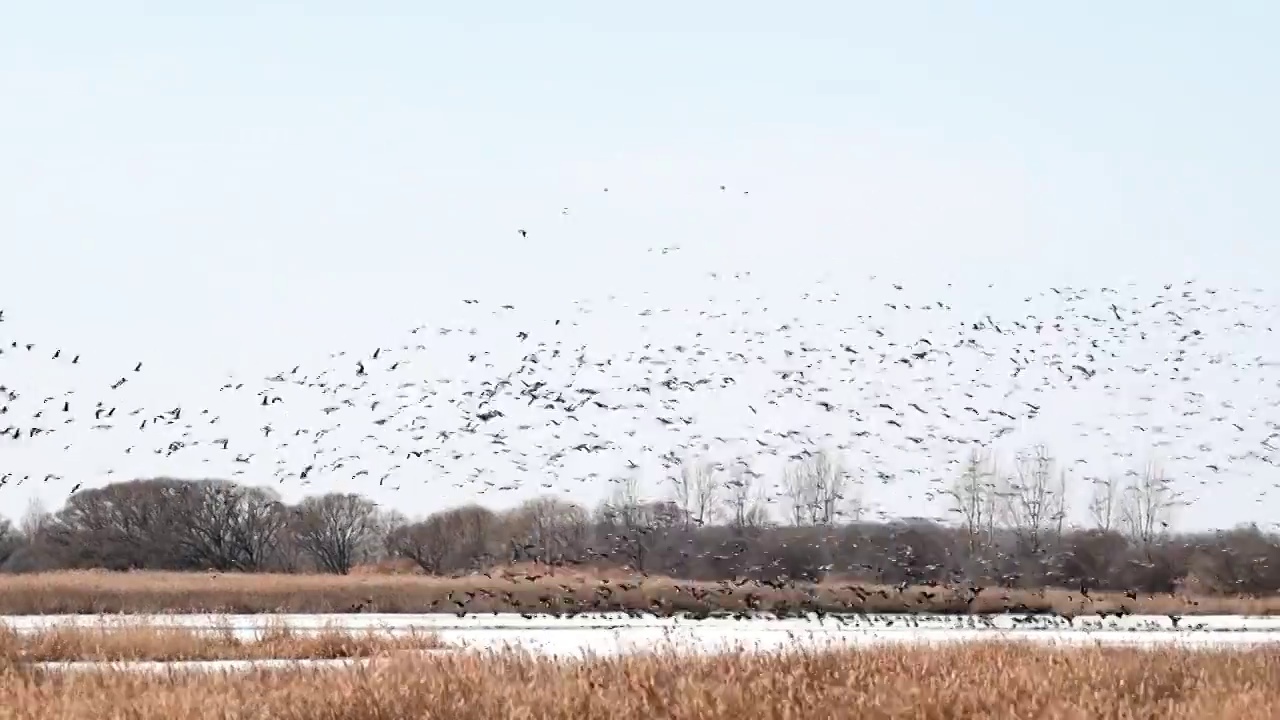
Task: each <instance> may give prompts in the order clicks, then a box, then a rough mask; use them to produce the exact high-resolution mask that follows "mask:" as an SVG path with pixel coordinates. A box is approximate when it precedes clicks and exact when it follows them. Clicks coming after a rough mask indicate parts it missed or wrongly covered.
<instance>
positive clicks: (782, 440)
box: [0, 231, 1280, 515]
mask: <svg viewBox="0 0 1280 720" xmlns="http://www.w3.org/2000/svg"><path fill="white" fill-rule="evenodd" d="M522 234H523V231H522ZM675 249H678V248H663V252H670V251H674V250H675ZM862 284H863V286H864V289H865V290H866V292H868V293H872V294H876V295H877V296H878V299H877V300H876V301H868V300H865V299H863V298H850V297H848V296H847V295H842V292H844V291H842V289H841V288H839V287H836V286H832V285H826V284H822V283H818V284H815V285H812V286H810V288H809V289H808V290H807V291H805V292H802V293H797V294H795V295H794V296H792V297H784V296H781V295H779V294H778V293H772V292H771V293H769V294H765V293H764V292H763V291H762V290H761V289H760V288H761V285H762V284H757V283H755V282H753V278H752V275H751V273H748V272H741V273H710V274H708V276H707V287H708V288H709V290H710V293H709V295H710V296H709V297H708V298H707V299H706V300H705V301H702V302H697V303H691V304H687V305H684V306H673V307H664V306H662V305H660V304H658V303H657V302H656V301H650V302H649V303H634V302H628V301H625V300H622V299H619V298H616V297H610V298H604V299H600V300H582V301H579V302H577V303H575V304H574V305H572V306H570V307H566V308H564V312H563V314H562V316H560V317H549V316H529V315H526V314H523V313H522V312H521V311H520V308H519V307H518V306H517V305H516V304H514V303H510V302H503V301H490V300H486V299H482V298H479V297H477V298H459V307H458V308H456V309H450V310H449V311H448V312H447V315H448V316H449V317H450V318H452V321H451V322H449V323H446V324H434V325H426V324H424V325H420V326H418V327H415V328H411V329H409V330H408V331H407V332H406V334H405V335H404V337H403V338H401V339H399V340H394V341H391V340H389V341H388V342H387V344H386V345H384V346H381V347H373V348H366V349H364V350H359V351H353V350H348V351H342V352H335V353H332V354H331V355H330V356H329V357H328V358H325V359H323V360H322V361H320V362H315V363H305V362H304V363H299V364H297V365H293V366H290V367H284V368H279V369H276V370H273V371H270V372H267V373H264V374H263V375H262V376H259V377H255V378H248V379H237V378H229V379H227V380H226V381H225V382H223V383H221V384H219V385H217V390H216V393H210V399H209V401H208V403H207V404H204V403H202V404H197V405H193V404H190V401H189V400H188V401H186V402H184V401H183V399H182V398H180V397H174V398H173V399H172V400H170V401H168V402H166V403H164V404H162V405H161V406H159V407H155V406H145V405H143V404H140V403H129V402H127V401H126V398H127V397H128V394H127V391H128V388H129V387H130V386H132V385H135V384H140V383H142V382H143V381H144V379H145V377H146V362H134V363H133V364H132V365H130V366H126V367H122V368H120V369H119V372H118V373H113V374H112V375H111V379H110V380H109V381H107V382H104V383H103V385H102V386H101V387H76V388H73V389H65V390H57V391H47V390H40V389H36V388H32V387H27V386H26V385H25V384H24V382H23V378H24V372H23V371H20V370H18V369H16V368H17V367H18V366H17V365H16V364H15V363H18V362H25V363H32V362H41V363H53V364H63V365H66V366H83V365H87V364H89V363H90V362H91V354H90V353H89V352H88V351H87V350H86V351H85V352H84V353H83V354H82V353H81V352H80V351H79V350H73V349H71V347H70V346H68V347H48V346H45V345H43V344H36V343H33V342H28V341H24V340H23V339H22V338H19V337H9V336H8V333H6V332H5V329H6V326H9V327H12V325H13V323H11V322H10V320H11V318H10V316H9V314H8V313H5V312H3V311H0V341H2V342H3V346H0V369H4V368H5V366H6V365H8V366H9V367H8V369H7V370H4V372H3V374H2V375H0V447H4V446H5V445H9V446H10V447H13V446H17V445H23V446H35V445H37V444H42V447H44V448H48V449H49V450H50V452H55V453H69V452H72V451H74V449H75V448H76V446H77V445H78V444H82V443H87V442H93V443H96V444H97V446H98V447H99V448H101V447H103V441H104V439H105V438H109V439H110V442H109V443H108V446H111V447H114V448H115V449H114V450H113V451H112V452H122V453H123V454H124V455H132V456H135V457H136V456H139V455H150V456H153V457H154V458H160V459H163V460H164V461H166V462H170V461H171V462H174V463H183V465H182V467H185V468H188V471H187V472H186V473H181V472H179V473H174V474H187V475H190V474H191V472H192V470H191V469H194V468H198V470H195V472H199V473H200V474H201V475H202V476H218V475H225V474H230V475H232V476H233V477H236V478H238V479H242V480H247V481H250V482H255V483H269V482H274V483H277V484H282V485H283V484H286V483H292V484H294V485H298V486H310V485H313V484H320V483H322V482H323V483H327V484H328V485H329V486H330V487H333V488H336V489H341V490H346V491H360V492H366V491H369V490H373V489H374V488H379V489H380V490H379V491H380V492H389V491H394V490H398V489H400V488H402V487H404V486H405V485H406V484H409V483H427V484H431V483H442V482H443V483H448V484H449V485H451V486H452V487H453V488H454V489H455V490H456V491H459V492H460V493H461V494H465V495H471V494H480V495H484V494H487V493H490V494H495V495H497V494H504V493H514V492H524V493H525V494H528V491H530V490H533V491H535V492H538V493H548V492H564V493H566V494H570V495H572V496H574V497H582V496H583V495H584V494H590V493H591V492H596V493H599V492H600V489H601V488H604V490H605V491H607V490H608V489H609V484H610V483H621V481H622V480H624V479H626V478H628V477H632V476H637V475H639V476H643V477H645V478H646V479H647V480H652V482H653V483H658V484H660V483H662V481H663V480H664V478H667V477H671V476H673V475H675V474H677V473H679V471H680V468H681V466H682V464H683V463H687V462H691V461H699V462H707V463H710V464H711V466H712V467H714V468H715V469H716V470H718V471H720V472H722V473H723V474H724V476H725V477H726V478H730V480H729V482H737V483H744V482H754V481H758V484H760V485H761V486H762V487H768V488H770V490H769V492H767V493H766V494H764V495H763V496H762V498H763V499H764V501H766V502H775V503H777V502H781V499H780V497H779V496H778V491H777V490H776V487H775V485H776V478H778V477H779V474H780V471H781V469H782V468H783V467H785V466H786V465H787V464H788V463H793V462H804V461H807V460H809V459H811V458H813V457H815V456H816V455H818V454H820V453H835V454H836V455H835V456H836V457H839V458H840V464H841V468H842V469H843V471H845V472H847V473H848V475H849V476H850V477H852V478H856V479H857V480H859V481H861V483H862V484H863V485H864V486H866V485H872V486H874V485H897V486H900V487H899V489H896V490H895V493H894V494H897V495H900V496H902V497H903V498H905V499H906V500H909V501H910V502H912V503H915V504H916V505H917V506H919V505H920V504H921V503H933V505H932V506H930V507H931V509H933V510H935V511H936V512H938V514H939V515H942V514H944V513H945V509H944V508H943V507H942V505H944V504H945V498H944V495H945V489H946V488H947V487H948V486H949V484H950V483H951V482H952V481H953V480H954V478H955V476H956V475H957V473H958V472H960V467H961V466H962V465H963V464H964V463H965V461H966V459H967V458H968V457H970V456H971V455H972V453H974V452H975V451H982V450H984V449H985V450H990V449H992V448H999V447H1002V445H1001V444H1002V443H1006V442H1019V443H1025V442H1026V438H1028V437H1035V438H1038V439H1046V438H1047V439H1048V441H1049V445H1050V446H1051V447H1052V449H1053V451H1054V452H1055V454H1056V455H1057V456H1058V458H1059V462H1060V463H1061V465H1062V466H1063V467H1064V468H1066V469H1067V470H1069V471H1070V472H1071V473H1073V474H1074V475H1077V476H1078V477H1079V478H1080V479H1081V480H1082V481H1086V483H1087V482H1088V481H1094V482H1096V481H1099V480H1100V479H1102V478H1104V477H1108V476H1114V475H1116V474H1123V473H1129V474H1133V473H1136V472H1138V470H1140V469H1141V466H1142V464H1143V463H1145V462H1147V461H1149V460H1150V459H1151V458H1153V457H1155V458H1157V459H1159V460H1161V461H1162V462H1163V463H1164V464H1165V465H1166V466H1167V468H1168V472H1169V474H1170V475H1171V476H1172V477H1174V478H1176V479H1177V481H1178V482H1179V483H1180V487H1181V490H1182V491H1183V492H1185V493H1188V494H1189V495H1190V496H1195V495H1198V494H1201V493H1203V492H1204V489H1205V487H1206V486H1208V487H1210V488H1211V487H1212V486H1215V485H1218V484H1221V483H1223V482H1225V481H1227V479H1228V478H1231V479H1232V481H1233V482H1234V481H1238V480H1239V479H1240V478H1242V477H1244V476H1263V477H1265V476H1266V475H1268V474H1270V475H1271V476H1273V477H1274V476H1280V472H1277V468H1280V423H1278V422H1277V418H1278V417H1280V415H1278V411H1277V408H1278V407H1280V393H1276V392H1269V391H1273V390H1278V389H1280V362H1277V360H1280V357H1277V356H1275V355H1268V354H1267V353H1268V352H1272V351H1273V349H1274V347H1275V346H1274V345H1273V346H1268V345H1267V344H1266V343H1268V342H1273V343H1274V342H1275V340H1274V338H1275V335H1273V334H1272V323H1273V322H1274V321H1275V319H1276V307H1275V306H1274V305H1271V304H1269V303H1268V301H1267V298H1266V296H1265V294H1264V293H1263V292H1262V291H1260V290H1237V289H1232V288H1214V287H1207V286H1205V285H1203V284H1201V283H1199V282H1196V281H1185V282H1177V283H1169V284H1164V285H1161V286H1157V287H1154V288H1152V289H1151V291H1144V289H1143V288H1141V287H1138V286H1136V285H1131V286H1126V287H1117V288H1105V287H1101V288H1084V287H1054V288H1046V289H1044V290H1043V291H1041V292H1039V293H1036V294H1033V295H1029V296H1026V297H1023V298H1019V300H1018V301H1017V302H1016V303H1014V304H1008V305H1005V308H1006V311H1005V312H1001V313H999V314H996V313H987V312H981V313H980V314H978V313H974V312H972V311H964V310H957V309H954V308H953V305H952V302H950V301H948V300H947V299H945V298H942V299H938V298H929V297H925V296H922V295H920V294H919V293H918V292H915V290H917V289H914V288H907V287H904V285H903V284H901V283H897V282H892V281H884V280H881V279H879V278H876V277H870V278H866V279H864V282H863V283H862ZM82 357H83V358H84V359H82ZM28 367H29V366H28ZM1073 413H1075V415H1073ZM46 457H47V456H46ZM114 474H115V469H114V467H110V468H108V469H106V470H105V472H104V475H105V476H107V477H108V478H111V477H112V476H114ZM114 479H124V478H120V477H115V478H114ZM86 480H88V481H90V482H102V481H103V478H84V477H79V478H71V479H67V478H64V477H62V476H60V475H58V474H55V473H44V474H41V473H38V472H37V473H31V474H27V473H20V472H15V471H12V470H9V469H7V468H6V469H5V470H4V472H3V477H0V488H3V487H4V486H5V485H10V484H14V485H19V484H23V483H32V482H44V483H58V482H65V483H66V485H67V486H69V487H70V489H71V490H72V491H73V492H74V490H76V489H79V487H80V486H81V483H82V482H84V481H86ZM1276 486H1277V485H1276V484H1274V483H1272V482H1266V481H1264V482H1261V483H1255V484H1254V485H1253V486H1252V487H1254V488H1256V491H1255V498H1254V499H1255V500H1256V501H1257V502H1264V500H1265V497H1266V494H1267V491H1268V490H1269V489H1272V488H1274V487H1276ZM872 494H873V495H874V493H872ZM917 514H925V513H917Z"/></svg>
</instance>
